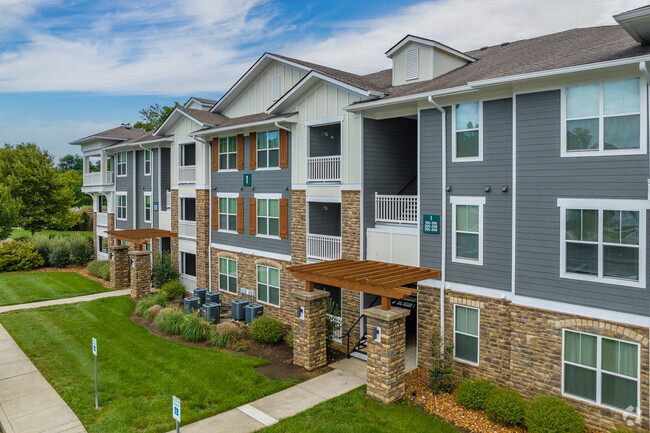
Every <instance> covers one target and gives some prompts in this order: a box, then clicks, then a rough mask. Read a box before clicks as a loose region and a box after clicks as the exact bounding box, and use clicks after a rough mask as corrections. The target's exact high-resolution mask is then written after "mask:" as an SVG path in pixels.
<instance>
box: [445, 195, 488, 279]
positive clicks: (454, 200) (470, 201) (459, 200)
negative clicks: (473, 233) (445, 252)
mask: <svg viewBox="0 0 650 433" xmlns="http://www.w3.org/2000/svg"><path fill="white" fill-rule="evenodd" d="M449 202H450V203H451V205H452V206H451V221H452V233H451V261H452V262H455V263H464V264H468V265H477V266H483V206H484V205H485V197H463V196H452V197H449ZM457 205H466V206H478V260H472V259H467V258H464V257H457V256H456V206H457Z"/></svg>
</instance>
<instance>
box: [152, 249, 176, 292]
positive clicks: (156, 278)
mask: <svg viewBox="0 0 650 433" xmlns="http://www.w3.org/2000/svg"><path fill="white" fill-rule="evenodd" d="M151 271H152V273H153V284H154V286H156V288H157V289H160V288H162V286H164V285H165V284H166V283H168V282H169V281H172V280H177V279H178V277H179V273H178V268H177V267H176V266H174V263H173V262H172V256H171V254H169V253H168V252H167V251H163V252H162V254H160V256H158V260H156V261H155V262H154V264H153V267H152V269H151Z"/></svg>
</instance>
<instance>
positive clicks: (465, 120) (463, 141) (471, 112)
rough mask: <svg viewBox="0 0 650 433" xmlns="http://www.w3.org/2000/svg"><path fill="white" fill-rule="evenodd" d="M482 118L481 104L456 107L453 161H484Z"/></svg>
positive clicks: (453, 115) (453, 114) (469, 103)
mask: <svg viewBox="0 0 650 433" xmlns="http://www.w3.org/2000/svg"><path fill="white" fill-rule="evenodd" d="M482 117H483V104H482V103H481V102H468V103H466V104H456V105H455V106H454V110H453V112H452V118H453V120H452V123H453V124H454V134H453V136H452V141H453V143H452V150H453V154H452V161H483V132H482V131H481V128H480V123H481V118H482Z"/></svg>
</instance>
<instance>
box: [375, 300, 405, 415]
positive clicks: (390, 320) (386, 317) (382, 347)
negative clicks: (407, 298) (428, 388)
mask: <svg viewBox="0 0 650 433" xmlns="http://www.w3.org/2000/svg"><path fill="white" fill-rule="evenodd" d="M365 314H366V316H367V317H368V349H367V350H368V367H367V368H368V387H367V390H368V395H369V396H370V397H372V398H374V399H375V400H378V401H380V402H382V403H386V404H390V403H392V402H394V401H397V400H400V399H402V398H404V395H405V392H406V322H405V319H406V317H407V316H408V315H409V311H408V310H405V309H403V308H396V307H393V308H391V309H390V310H382V309H381V307H372V308H369V309H367V310H365ZM374 327H379V328H381V338H380V341H375V339H374V338H373V330H374Z"/></svg>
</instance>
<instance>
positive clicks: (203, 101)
mask: <svg viewBox="0 0 650 433" xmlns="http://www.w3.org/2000/svg"><path fill="white" fill-rule="evenodd" d="M190 99H196V100H197V101H199V102H202V103H204V104H212V105H214V104H216V103H217V101H215V100H214V99H206V98H197V97H196V96H193V97H191V98H190Z"/></svg>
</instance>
